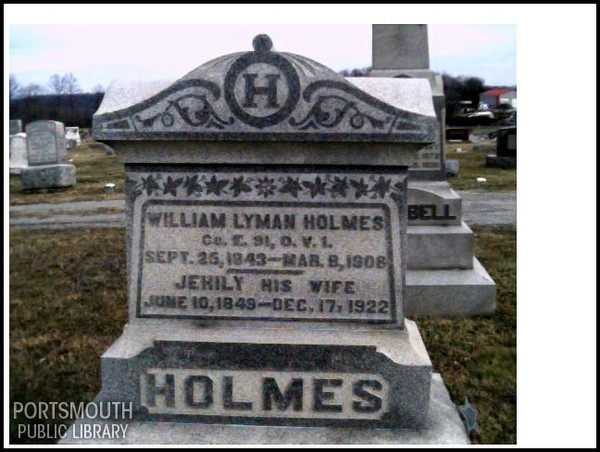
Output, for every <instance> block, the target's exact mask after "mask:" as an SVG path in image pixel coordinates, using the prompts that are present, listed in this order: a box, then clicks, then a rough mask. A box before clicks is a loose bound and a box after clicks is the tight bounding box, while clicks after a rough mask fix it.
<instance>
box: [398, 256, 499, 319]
mask: <svg viewBox="0 0 600 452" xmlns="http://www.w3.org/2000/svg"><path fill="white" fill-rule="evenodd" d="M404 300H405V303H404V312H405V315H407V316H409V317H410V316H417V315H418V316H420V315H427V316H434V317H464V316H471V315H480V314H492V313H493V312H494V310H495V309H496V284H495V283H494V281H493V280H492V278H491V277H490V275H489V274H488V273H487V271H486V270H485V268H483V266H482V265H481V263H480V262H479V261H478V260H477V259H476V258H473V268H472V269H471V270H408V271H407V272H406V292H405V298H404Z"/></svg>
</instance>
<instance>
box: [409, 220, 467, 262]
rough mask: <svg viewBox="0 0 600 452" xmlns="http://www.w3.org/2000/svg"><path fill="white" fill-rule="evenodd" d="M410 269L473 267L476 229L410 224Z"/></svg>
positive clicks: (462, 226)
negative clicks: (474, 232) (474, 233)
mask: <svg viewBox="0 0 600 452" xmlns="http://www.w3.org/2000/svg"><path fill="white" fill-rule="evenodd" d="M407 242H408V246H407V248H408V252H407V255H408V256H407V258H406V259H407V268H408V269H409V270H436V269H471V268H472V267H473V231H471V229H470V228H469V227H468V226H467V225H466V223H464V222H463V223H462V224H461V225H460V226H409V227H408V238H407Z"/></svg>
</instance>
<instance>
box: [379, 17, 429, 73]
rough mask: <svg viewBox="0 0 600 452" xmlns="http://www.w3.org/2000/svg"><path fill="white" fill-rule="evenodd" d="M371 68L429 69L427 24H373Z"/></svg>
mask: <svg viewBox="0 0 600 452" xmlns="http://www.w3.org/2000/svg"><path fill="white" fill-rule="evenodd" d="M373 68H377V69H398V68H402V69H429V44H428V38H427V25H414V24H413V25H374V26H373Z"/></svg>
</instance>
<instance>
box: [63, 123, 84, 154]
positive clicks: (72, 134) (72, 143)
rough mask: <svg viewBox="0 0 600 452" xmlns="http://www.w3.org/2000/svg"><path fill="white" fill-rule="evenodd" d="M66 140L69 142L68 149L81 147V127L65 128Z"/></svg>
mask: <svg viewBox="0 0 600 452" xmlns="http://www.w3.org/2000/svg"><path fill="white" fill-rule="evenodd" d="M65 140H67V149H73V148H75V147H78V146H81V137H80V136H79V127H65Z"/></svg>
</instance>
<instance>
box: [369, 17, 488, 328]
mask: <svg viewBox="0 0 600 452" xmlns="http://www.w3.org/2000/svg"><path fill="white" fill-rule="evenodd" d="M369 75H370V77H374V80H376V84H377V85H379V86H380V87H383V86H385V83H384V81H383V80H384V79H383V78H381V77H390V78H396V77H403V78H404V77H407V78H410V79H426V80H428V81H429V83H430V85H431V89H432V92H433V103H434V107H435V111H436V116H437V119H438V121H439V127H438V129H437V131H436V139H435V142H434V143H432V144H430V145H428V146H426V147H423V148H422V149H421V150H420V151H419V153H418V157H417V159H416V161H415V163H414V164H413V165H412V166H411V168H410V171H409V175H410V180H409V183H408V199H409V209H408V215H409V217H408V224H409V227H408V259H407V269H408V271H407V274H406V283H407V284H406V289H407V291H406V308H405V309H406V313H407V314H408V315H432V316H464V315H473V314H486V313H490V312H493V311H494V309H495V305H496V286H495V284H494V282H493V280H492V279H491V278H490V276H489V275H488V273H487V272H486V271H485V269H484V268H483V267H482V266H481V264H480V263H479V262H478V261H477V259H476V258H475V257H474V256H473V232H472V231H471V229H470V228H469V227H468V226H467V225H466V224H465V223H464V222H463V221H462V216H461V207H460V206H461V199H460V197H459V196H458V195H457V194H456V192H455V191H454V190H452V188H451V187H450V185H449V184H448V183H447V182H446V174H447V173H448V174H450V175H451V174H456V173H458V162H457V161H456V160H446V158H445V154H444V137H445V136H447V135H446V134H449V137H452V138H460V139H468V130H467V129H460V130H459V129H448V130H447V131H446V130H445V116H446V113H445V112H446V110H445V98H444V94H443V82H442V79H441V76H439V75H437V74H434V73H433V71H431V70H430V69H429V52H428V42H427V26H426V25H374V26H373V70H372V71H371V73H370V74H369ZM465 133H466V136H465Z"/></svg>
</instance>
